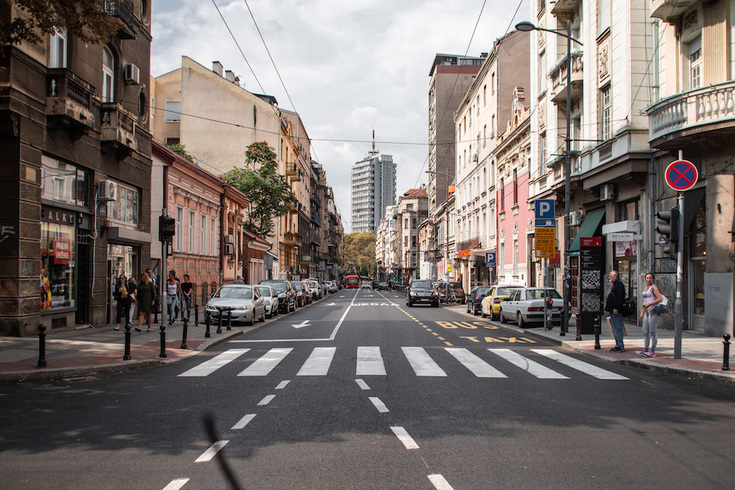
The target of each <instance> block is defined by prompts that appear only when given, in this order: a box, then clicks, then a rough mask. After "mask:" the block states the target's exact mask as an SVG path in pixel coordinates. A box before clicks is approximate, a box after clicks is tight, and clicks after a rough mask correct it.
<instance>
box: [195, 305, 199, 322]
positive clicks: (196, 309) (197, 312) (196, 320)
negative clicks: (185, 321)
mask: <svg viewBox="0 0 735 490" xmlns="http://www.w3.org/2000/svg"><path fill="white" fill-rule="evenodd" d="M197 325H199V305H198V304H196V303H194V326H197Z"/></svg>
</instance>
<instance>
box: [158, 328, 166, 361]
mask: <svg viewBox="0 0 735 490" xmlns="http://www.w3.org/2000/svg"><path fill="white" fill-rule="evenodd" d="M158 357H162V358H166V357H168V355H167V354H166V325H161V353H160V354H158Z"/></svg>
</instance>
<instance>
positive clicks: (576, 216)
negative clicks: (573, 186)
mask: <svg viewBox="0 0 735 490" xmlns="http://www.w3.org/2000/svg"><path fill="white" fill-rule="evenodd" d="M581 224H582V211H572V212H571V213H569V226H580V225H581Z"/></svg>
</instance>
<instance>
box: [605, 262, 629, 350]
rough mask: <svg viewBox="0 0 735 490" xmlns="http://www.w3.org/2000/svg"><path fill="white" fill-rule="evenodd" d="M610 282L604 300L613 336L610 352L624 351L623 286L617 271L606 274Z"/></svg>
mask: <svg viewBox="0 0 735 490" xmlns="http://www.w3.org/2000/svg"><path fill="white" fill-rule="evenodd" d="M607 278H608V280H609V281H610V282H611V283H612V286H611V287H610V294H608V295H607V300H606V301H605V311H607V312H608V313H610V328H611V329H612V332H613V337H615V347H613V348H612V349H610V352H625V344H624V343H623V335H624V333H623V332H624V327H623V313H622V309H623V302H625V286H623V281H621V280H620V278H619V277H618V271H611V272H610V274H609V275H608V276H607Z"/></svg>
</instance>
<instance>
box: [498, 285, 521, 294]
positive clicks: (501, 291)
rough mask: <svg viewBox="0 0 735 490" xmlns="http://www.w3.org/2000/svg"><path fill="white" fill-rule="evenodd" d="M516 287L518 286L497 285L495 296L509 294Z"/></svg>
mask: <svg viewBox="0 0 735 490" xmlns="http://www.w3.org/2000/svg"><path fill="white" fill-rule="evenodd" d="M516 289H518V288H514V287H499V288H498V290H497V292H496V295H497V296H510V293H512V292H513V291H515V290H516Z"/></svg>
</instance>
